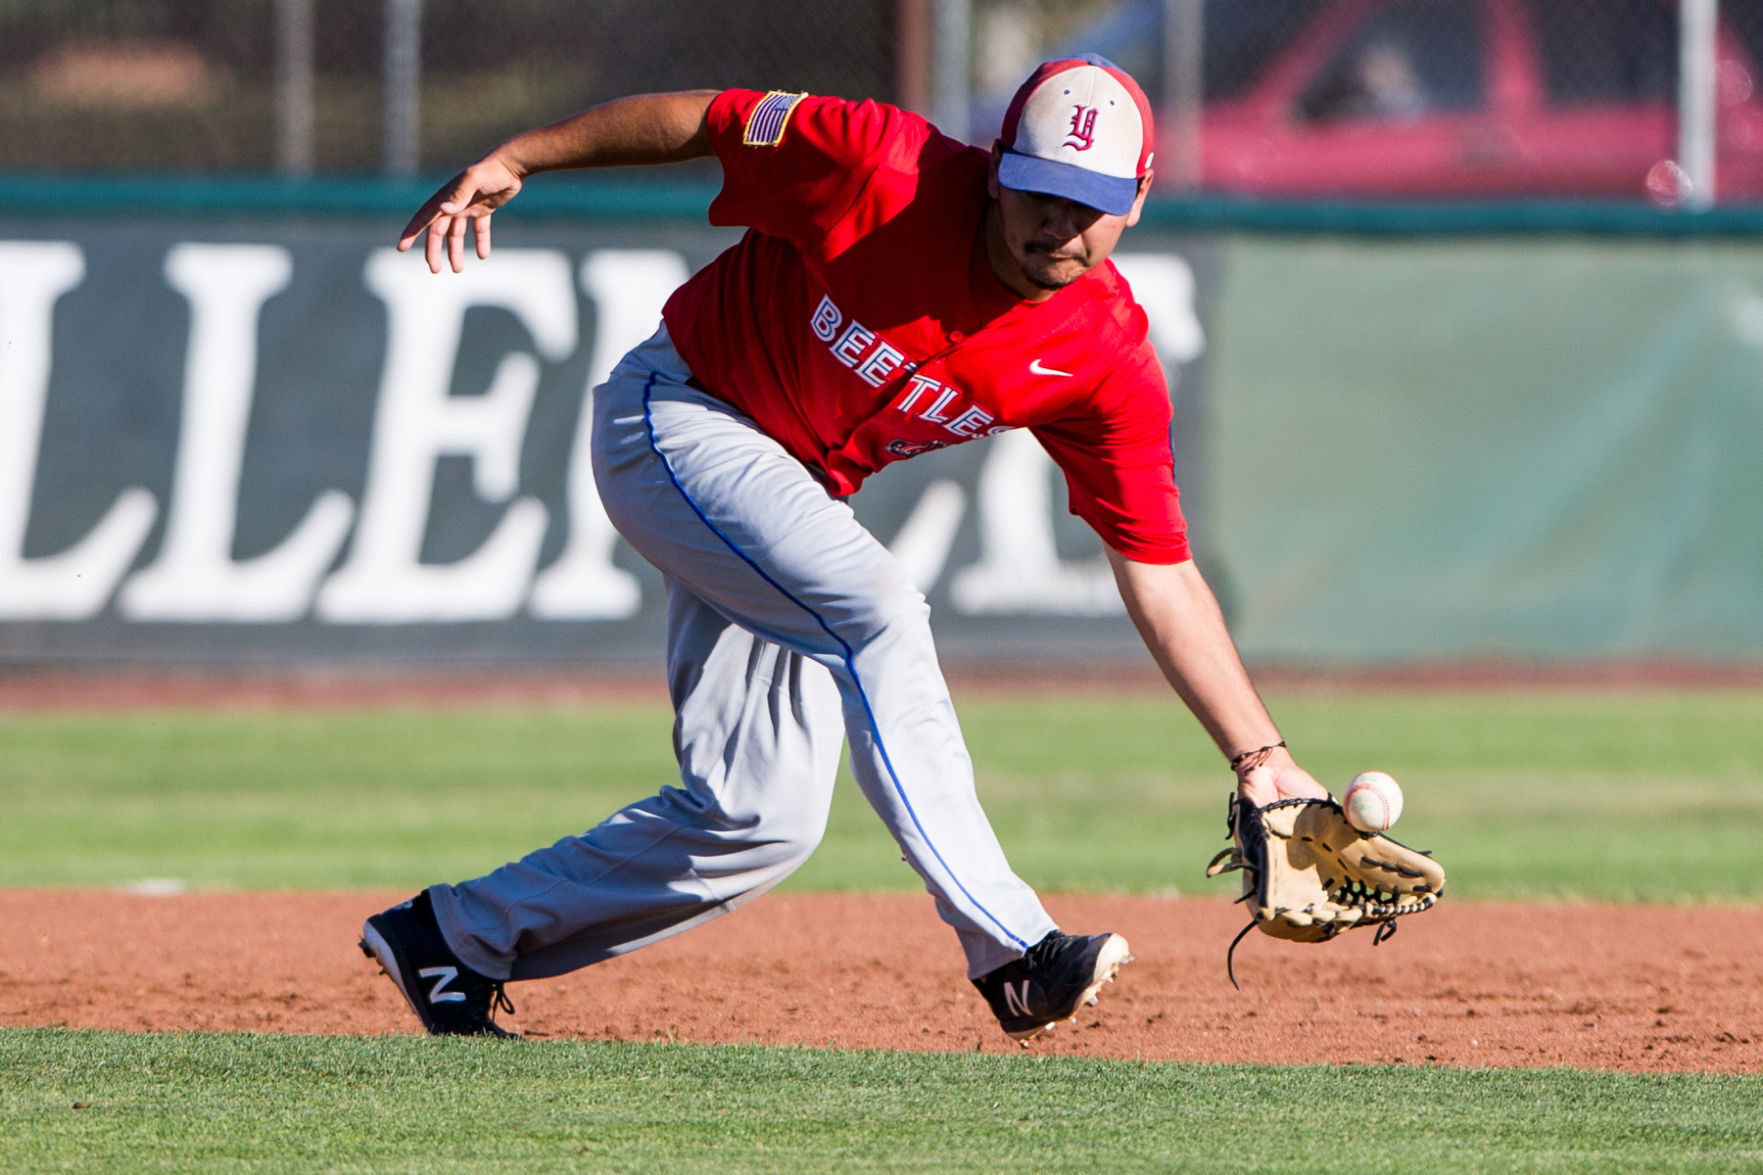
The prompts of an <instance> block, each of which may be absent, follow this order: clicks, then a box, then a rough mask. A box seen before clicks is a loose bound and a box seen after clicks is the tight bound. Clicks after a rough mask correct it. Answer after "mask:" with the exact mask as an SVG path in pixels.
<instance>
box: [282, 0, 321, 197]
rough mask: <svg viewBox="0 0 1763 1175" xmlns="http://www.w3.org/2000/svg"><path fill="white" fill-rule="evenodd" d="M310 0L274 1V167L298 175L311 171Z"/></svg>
mask: <svg viewBox="0 0 1763 1175" xmlns="http://www.w3.org/2000/svg"><path fill="white" fill-rule="evenodd" d="M312 4H313V0H278V2H277V4H276V45H275V64H276V87H275V131H276V135H275V144H276V168H277V170H279V171H280V172H281V173H282V174H283V175H285V176H291V177H294V178H297V179H303V178H305V177H306V176H309V175H311V174H312V141H313V140H312V123H313V115H312V52H313V29H312Z"/></svg>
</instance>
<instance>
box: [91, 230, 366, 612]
mask: <svg viewBox="0 0 1763 1175" xmlns="http://www.w3.org/2000/svg"><path fill="white" fill-rule="evenodd" d="M293 268H294V267H293V262H292V261H291V260H290V259H289V256H288V251H287V250H286V249H284V248H282V247H281V246H279V245H193V244H183V245H176V246H174V247H173V248H172V249H171V251H170V252H169V253H167V254H166V258H165V278H166V281H167V282H168V283H169V284H170V285H171V287H172V288H173V289H174V290H176V291H178V293H180V294H182V295H183V296H184V297H185V298H186V299H188V301H189V303H190V343H189V358H188V360H187V362H186V364H185V368H184V408H183V421H182V424H181V425H180V428H179V438H178V463H177V473H176V475H175V477H174V479H173V483H172V500H171V512H170V514H169V516H168V517H167V519H166V525H165V541H164V543H163V544H162V545H161V547H160V549H159V557H158V558H157V559H156V560H155V561H154V562H153V565H152V566H150V567H148V568H146V569H145V570H143V571H141V572H140V573H139V574H137V575H136V576H135V577H134V578H133V579H131V580H130V581H129V582H128V584H127V585H126V586H124V588H123V589H122V595H121V596H120V597H119V598H118V600H117V609H118V611H120V612H121V613H122V614H123V615H124V616H126V617H127V618H128V619H130V620H179V621H202V620H225V621H238V622H248V621H259V622H268V621H288V620H296V619H298V618H299V617H300V616H301V615H303V614H304V613H305V612H306V609H307V607H308V606H309V605H310V604H311V602H312V596H313V592H314V591H315V590H316V589H317V587H318V579H319V577H320V576H321V575H323V574H324V572H325V569H326V568H327V567H329V566H330V564H331V560H332V559H334V558H335V557H336V554H337V550H338V549H339V548H340V547H341V546H342V543H343V538H344V536H345V535H347V534H348V531H349V521H350V518H351V516H352V515H353V513H354V508H353V506H352V504H351V503H350V501H349V498H348V496H347V495H346V494H343V493H341V492H340V491H337V490H326V491H325V492H324V493H323V494H321V495H319V498H318V500H317V501H316V502H314V503H313V505H312V508H311V509H310V510H308V511H307V513H306V517H305V518H303V519H302V520H301V522H300V525H299V526H298V527H296V528H295V530H294V533H293V534H292V535H290V536H289V537H288V538H287V539H286V540H285V541H284V542H283V543H282V545H281V546H280V547H278V548H276V549H275V550H273V551H269V552H266V553H264V554H262V555H259V556H258V557H256V558H254V559H249V560H245V561H243V562H234V561H233V558H232V549H233V537H234V533H235V530H236V526H237V522H238V499H239V475H240V471H241V469H242V468H243V465H244V456H245V434H246V429H247V427H248V426H249V424H250V419H251V389H252V384H253V383H254V381H255V380H256V377H257V322H258V316H259V314H260V313H261V311H262V309H263V304H264V302H266V301H267V300H268V299H269V297H270V295H272V294H275V293H277V292H278V291H280V290H281V289H283V288H284V287H286V286H287V284H288V281H289V279H290V278H291V277H292V275H293Z"/></svg>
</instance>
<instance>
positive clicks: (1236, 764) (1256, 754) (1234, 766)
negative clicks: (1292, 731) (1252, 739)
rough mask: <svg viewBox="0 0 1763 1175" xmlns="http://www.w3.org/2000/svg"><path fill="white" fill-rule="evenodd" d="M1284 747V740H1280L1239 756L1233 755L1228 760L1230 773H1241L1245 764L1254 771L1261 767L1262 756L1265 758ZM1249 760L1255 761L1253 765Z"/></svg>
mask: <svg viewBox="0 0 1763 1175" xmlns="http://www.w3.org/2000/svg"><path fill="white" fill-rule="evenodd" d="M1285 745H1286V740H1285V739H1283V738H1282V739H1280V740H1279V741H1278V742H1276V743H1268V744H1267V745H1266V746H1264V747H1256V748H1255V749H1254V750H1252V751H1244V752H1243V753H1242V754H1240V755H1233V756H1232V757H1231V760H1230V769H1231V770H1232V771H1236V772H1241V771H1242V770H1243V764H1245V763H1248V764H1249V767H1250V769H1254V768H1256V767H1259V766H1261V763H1262V758H1263V757H1264V756H1266V755H1267V754H1268V753H1269V752H1271V751H1277V750H1279V748H1281V747H1283V746H1285ZM1250 759H1254V760H1255V761H1254V762H1253V763H1249V760H1250Z"/></svg>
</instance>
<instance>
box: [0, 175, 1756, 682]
mask: <svg viewBox="0 0 1763 1175" xmlns="http://www.w3.org/2000/svg"><path fill="white" fill-rule="evenodd" d="M420 194H421V192H420V191H419V190H415V189H404V188H388V187H385V186H382V185H372V184H362V185H358V186H354V187H351V186H349V185H347V184H325V185H312V186H310V187H305V188H300V187H289V186H286V185H274V184H258V185H251V184H233V185H216V184H205V185H196V184H188V183H177V182H164V183H146V182H143V183H140V184H138V185H131V184H127V183H106V184H99V183H96V182H94V183H84V184H78V183H66V182H60V183H53V182H47V181H45V182H40V183H35V184H27V183H23V182H19V181H13V182H10V183H7V182H0V343H3V345H0V410H3V411H0V665H4V664H12V665H24V664H32V665H63V664H87V665H90V664H111V663H130V664H165V665H199V666H202V665H206V666H231V667H243V666H262V665H280V664H288V663H304V664H380V663H400V664H416V665H422V664H427V665H435V664H459V663H473V664H492V665H517V664H527V663H538V664H544V665H548V666H557V665H570V664H609V663H616V662H628V661H643V660H652V659H653V658H654V657H655V656H656V654H657V651H658V648H659V635H660V626H661V618H662V608H661V599H660V585H659V582H658V580H657V578H656V577H655V576H654V574H653V573H652V572H650V571H649V570H648V569H647V568H646V567H644V566H643V565H642V564H641V562H640V561H639V560H636V559H635V558H634V557H632V555H631V553H630V552H629V551H628V550H626V549H625V548H623V546H622V545H621V544H620V543H618V541H617V540H616V537H615V536H614V535H613V534H612V532H611V530H610V528H609V526H608V525H607V523H606V520H605V516H604V513H603V512H602V511H601V509H600V507H599V505H598V501H597V498H596V497H595V495H594V492H593V484H592V476H591V473H590V472H589V470H588V466H587V462H586V460H585V455H586V454H585V446H584V443H583V442H584V438H583V437H582V436H581V435H580V431H579V427H580V424H581V421H582V419H583V414H582V411H581V410H582V405H583V402H584V400H585V397H586V396H587V395H588V394H589V389H591V388H592V386H593V385H594V383H596V382H597V381H598V380H599V379H600V378H601V377H602V376H603V375H604V373H605V372H606V371H607V370H609V368H610V366H611V364H612V363H613V362H614V361H615V360H616V358H617V357H618V355H619V354H621V353H622V351H623V350H624V349H625V348H626V347H627V346H629V345H630V344H631V343H633V342H635V341H637V340H639V339H641V338H642V337H643V336H645V335H646V334H647V333H648V332H649V331H650V330H651V329H652V328H653V326H654V323H655V320H656V314H657V311H658V308H659V306H660V304H661V302H662V301H663V300H664V298H665V297H666V294H667V293H668V291H669V290H671V289H672V287H673V286H674V285H675V284H677V283H678V281H680V280H682V279H683V278H684V276H685V275H686V274H687V273H689V272H690V270H691V269H692V268H694V267H696V266H698V265H700V264H702V263H703V262H704V261H706V260H708V259H709V258H710V257H711V256H713V255H714V253H715V252H716V251H717V250H718V249H720V248H721V247H723V246H724V245H726V244H727V243H728V242H729V241H731V240H732V239H733V237H732V235H731V234H729V233H726V232H722V231H717V230H711V229H709V228H707V227H704V225H703V220H702V208H703V205H704V203H705V201H706V199H707V195H708V193H706V192H704V191H701V190H693V189H682V188H643V187H623V186H616V185H614V186H606V185H601V186H597V187H571V186H569V185H565V184H558V185H555V186H553V187H550V188H547V187H545V185H544V184H543V182H542V181H541V183H540V184H538V185H535V186H534V188H533V190H532V191H531V192H529V194H528V197H523V204H522V205H521V206H518V207H520V208H521V209H522V210H523V214H521V215H515V211H516V210H515V209H511V210H510V211H509V212H507V213H504V214H503V215H502V216H501V217H499V218H498V222H497V256H496V258H495V259H494V261H493V263H492V264H489V265H482V266H469V267H468V269H467V272H466V274H465V275H464V276H447V277H443V278H437V277H433V276H431V275H430V274H429V273H428V272H427V270H426V267H424V266H423V264H422V263H421V261H420V260H419V259H417V258H415V257H411V256H400V255H398V254H396V253H395V252H393V251H392V250H391V249H390V248H389V244H390V242H391V240H392V238H393V237H394V236H395V234H396V232H397V229H398V226H399V225H400V224H401V223H402V218H403V213H404V211H405V210H406V209H407V208H408V207H411V206H414V203H415V201H416V200H417V199H419V198H420ZM529 198H530V199H529ZM1414 215H1415V214H1414V212H1413V211H1412V210H1390V211H1389V212H1388V214H1386V215H1383V216H1377V215H1373V214H1371V213H1370V212H1368V211H1367V210H1364V209H1309V210H1302V209H1300V210H1283V211H1277V214H1275V212H1273V211H1270V210H1267V209H1259V208H1241V207H1239V208H1229V207H1219V206H1200V205H1182V206H1162V207H1159V208H1156V209H1153V210H1152V212H1151V214H1150V215H1149V216H1148V217H1147V223H1146V224H1145V225H1143V226H1141V227H1140V228H1138V229H1135V230H1134V231H1133V232H1132V233H1131V234H1130V235H1129V236H1128V237H1127V239H1126V241H1125V243H1124V246H1123V249H1122V252H1121V255H1120V261H1121V264H1122V268H1123V270H1124V271H1125V272H1126V273H1127V276H1128V278H1129V280H1131V281H1132V283H1133V285H1134V288H1135V290H1136V291H1137V292H1138V294H1139V296H1140V299H1141V301H1142V302H1143V303H1144V304H1145V306H1146V309H1147V311H1148V313H1149V316H1150V320H1151V327H1152V334H1153V339H1154V341H1155V343H1156V345H1157V348H1158V351H1159V353H1160V354H1161V355H1162V357H1163V359H1164V362H1165V366H1166V368H1167V370H1168V371H1169V374H1170V377H1171V385H1172V389H1173V393H1172V394H1173V396H1174V398H1175V405H1176V415H1177V455H1178V464H1179V466H1180V470H1179V473H1180V475H1181V478H1182V481H1183V484H1184V493H1185V495H1186V501H1187V504H1188V508H1189V512H1190V516H1191V518H1192V520H1193V523H1194V527H1195V532H1196V540H1197V542H1196V545H1197V548H1198V550H1199V551H1200V553H1201V559H1202V562H1203V566H1204V567H1205V568H1206V569H1207V572H1208V574H1209V576H1210V577H1211V578H1213V579H1214V581H1215V582H1216V584H1217V585H1218V587H1219V588H1220V591H1221V595H1222V596H1223V597H1224V598H1225V600H1226V603H1227V607H1228V609H1229V611H1230V612H1231V614H1232V618H1233V622H1234V626H1235V628H1236V631H1237V633H1238V636H1239V639H1240V641H1241V643H1242V645H1243V647H1244V651H1245V653H1246V654H1247V655H1248V656H1249V657H1250V658H1251V659H1254V660H1260V661H1280V662H1288V663H1289V662H1313V663H1323V664H1358V663H1364V662H1367V661H1378V662H1391V663H1401V662H1413V661H1423V660H1433V659H1437V658H1441V657H1445V658H1465V657H1483V656H1490V655H1503V656H1518V657H1533V658H1568V659H1601V658H1610V657H1621V658H1625V659H1626V658H1652V657H1672V658H1679V657H1691V658H1710V659H1734V658H1738V659H1745V658H1750V659H1754V658H1756V657H1757V656H1759V655H1760V654H1763V523H1760V522H1759V518H1763V455H1760V454H1759V452H1758V447H1759V440H1760V439H1763V427H1759V426H1760V425H1763V381H1760V379H1759V376H1758V374H1757V361H1758V360H1759V359H1760V358H1763V351H1760V349H1763V249H1760V248H1759V246H1758V244H1757V241H1758V240H1763V237H1757V236H1754V235H1753V234H1754V233H1755V232H1756V229H1757V226H1755V225H1753V224H1751V223H1750V222H1749V219H1748V217H1747V216H1746V215H1745V214H1742V213H1741V214H1733V213H1727V214H1724V219H1720V220H1707V219H1705V220H1703V221H1700V222H1691V221H1688V220H1686V219H1680V218H1660V217H1654V216H1651V215H1649V214H1638V215H1637V214H1631V213H1625V212H1612V211H1610V210H1599V209H1582V210H1580V212H1579V219H1578V220H1576V221H1575V220H1563V219H1562V216H1563V212H1562V210H1559V209H1529V210H1523V209H1520V210H1507V215H1506V219H1505V220H1504V221H1503V222H1501V221H1499V219H1498V218H1497V217H1496V218H1494V219H1493V220H1489V219H1488V218H1489V216H1490V215H1491V214H1490V212H1489V210H1486V209H1459V210H1456V211H1455V213H1454V214H1453V213H1452V212H1450V211H1446V212H1434V213H1432V214H1431V216H1432V218H1433V219H1432V220H1431V221H1430V222H1427V221H1425V220H1424V219H1423V220H1422V221H1419V222H1415V221H1414V220H1413V217H1414ZM1453 215H1454V216H1455V219H1452V216H1453ZM1405 222H1406V223H1405ZM855 504H856V506H857V508H858V513H859V515H860V516H861V517H863V518H864V519H865V521H867V522H868V523H869V524H870V525H871V526H872V527H873V528H874V529H875V531H876V533H877V534H878V535H879V536H880V537H881V538H882V539H883V541H885V542H887V543H889V545H890V546H891V547H893V548H894V549H895V551H896V553H897V554H899V555H900V557H901V558H902V559H903V560H904V561H905V562H906V564H907V566H908V567H909V568H910V569H911V570H912V572H913V574H914V575H915V576H916V577H917V578H918V580H919V582H920V583H921V585H923V586H924V587H925V589H926V592H927V594H928V596H929V597H930V599H931V601H932V604H933V606H934V607H935V616H936V623H937V625H938V629H939V633H940V636H941V639H942V641H943V644H944V648H945V651H946V653H947V654H948V655H949V656H951V657H952V658H960V659H963V660H971V659H976V658H983V657H985V656H988V655H992V654H998V655H1004V656H1009V657H1011V658H1023V657H1070V656H1088V657H1099V658H1110V657H1120V656H1135V655H1141V654H1137V653H1136V651H1135V650H1136V640H1135V638H1134V637H1133V635H1132V633H1131V630H1130V626H1129V625H1128V624H1127V623H1126V621H1125V619H1124V618H1123V617H1122V616H1121V614H1120V609H1119V603H1118V599H1117V598H1116V597H1115V596H1114V593H1113V589H1112V586H1111V581H1110V579H1109V577H1108V574H1107V571H1106V568H1105V566H1104V565H1103V564H1102V562H1101V561H1100V559H1099V555H1098V551H1099V548H1098V547H1097V545H1096V543H1095V540H1094V538H1093V537H1092V536H1091V535H1090V534H1089V533H1088V532H1087V530H1086V529H1085V528H1084V527H1083V526H1082V525H1081V524H1080V523H1078V522H1076V521H1075V520H1074V519H1072V518H1071V517H1070V516H1069V515H1068V514H1067V513H1066V512H1065V509H1064V501H1063V493H1062V488H1061V486H1060V483H1059V479H1058V478H1057V476H1056V474H1055V472H1054V471H1053V470H1052V468H1051V466H1050V464H1049V463H1048V462H1047V460H1046V459H1045V457H1044V456H1043V455H1042V454H1041V453H1040V451H1039V449H1038V447H1036V446H1035V445H1034V443H1033V441H1032V439H1031V438H1029V437H1028V436H1027V435H1026V434H1006V435H1005V436H1002V437H998V438H994V439H992V440H990V441H985V442H979V443H975V444H970V445H964V446H960V447H957V448H954V449H950V450H945V451H943V452H940V453H936V454H931V455H928V456H925V457H921V458H919V459H916V460H914V461H912V462H910V463H906V464H904V465H901V466H895V467H893V468H891V469H890V470H889V471H888V472H886V473H885V474H883V475H881V476H880V477H878V478H877V479H876V480H875V481H874V482H872V483H871V486H870V487H869V488H866V489H865V491H864V492H863V494H861V495H859V497H858V498H857V500H856V503H855Z"/></svg>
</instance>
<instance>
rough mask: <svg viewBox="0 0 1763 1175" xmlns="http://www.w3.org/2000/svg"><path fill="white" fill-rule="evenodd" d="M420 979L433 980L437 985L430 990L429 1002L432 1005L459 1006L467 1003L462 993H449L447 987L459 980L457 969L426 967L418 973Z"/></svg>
mask: <svg viewBox="0 0 1763 1175" xmlns="http://www.w3.org/2000/svg"><path fill="white" fill-rule="evenodd" d="M416 975H417V978H418V979H432V980H434V981H435V985H434V986H433V987H431V988H429V994H428V1001H429V1003H431V1004H457V1003H464V1002H465V993H464V992H462V991H448V990H446V988H447V985H448V984H449V983H452V982H453V981H454V980H455V979H458V978H459V968H457V967H424V968H423V969H422V970H421V971H418V972H417V973H416Z"/></svg>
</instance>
